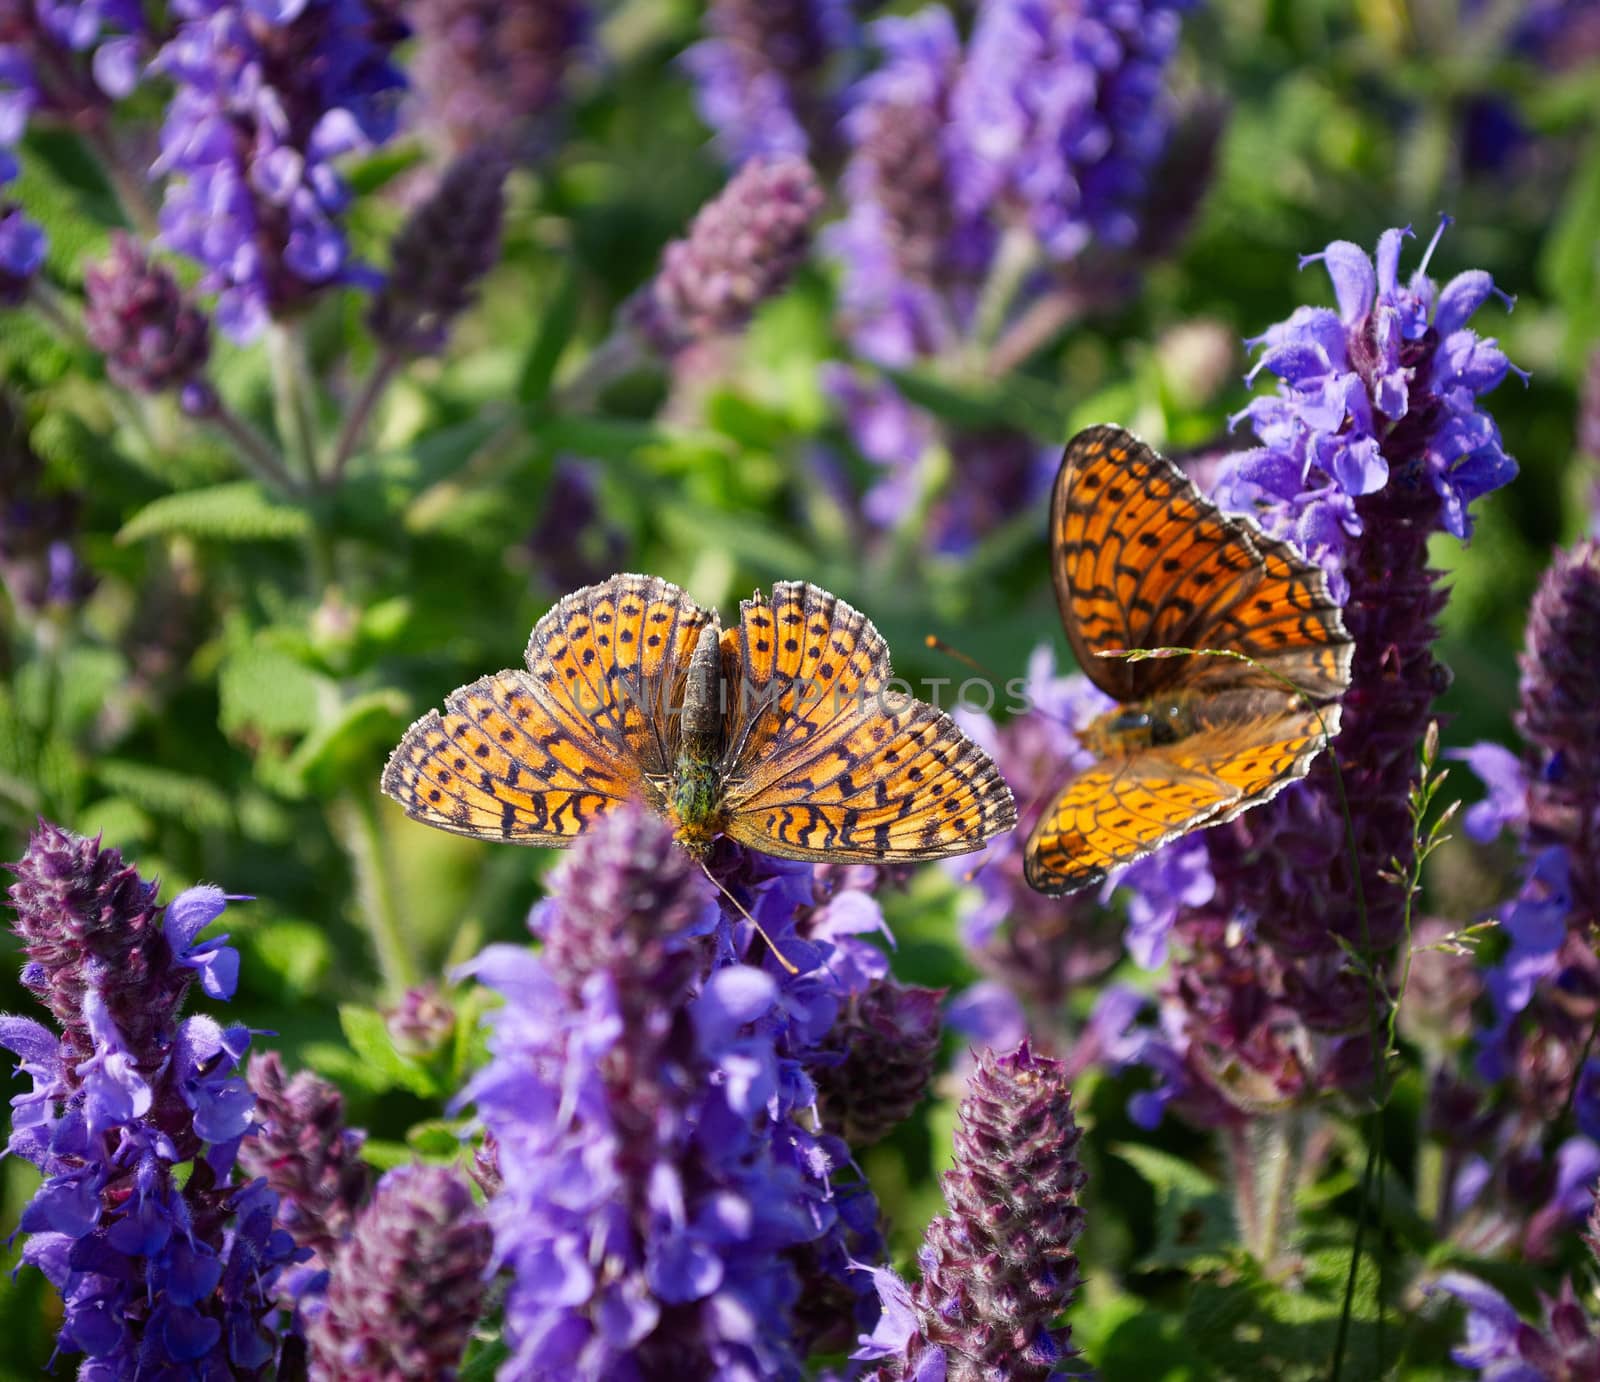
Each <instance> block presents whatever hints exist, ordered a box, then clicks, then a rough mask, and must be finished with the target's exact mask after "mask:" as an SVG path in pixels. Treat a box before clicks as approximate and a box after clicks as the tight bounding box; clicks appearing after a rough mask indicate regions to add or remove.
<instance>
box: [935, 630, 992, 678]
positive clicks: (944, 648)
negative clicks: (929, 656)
mask: <svg viewBox="0 0 1600 1382" xmlns="http://www.w3.org/2000/svg"><path fill="white" fill-rule="evenodd" d="M922 641H923V643H925V644H926V645H927V646H928V647H929V648H932V649H933V651H934V652H936V653H943V654H944V655H945V656H946V657H953V658H955V660H956V661H957V662H962V663H965V664H966V665H967V666H968V667H970V668H972V670H973V671H974V672H982V673H983V675H984V676H986V677H988V678H989V680H990V681H993V682H998V681H999V680H1000V677H999V675H998V674H997V673H996V672H995V670H994V669H993V668H992V667H986V666H984V665H983V663H981V662H979V661H978V659H977V658H975V657H973V656H972V655H971V654H970V653H964V652H962V651H961V649H960V648H957V647H955V646H954V645H953V644H950V643H946V642H945V641H944V639H942V638H940V637H939V635H938V634H936V633H930V634H929V635H928V636H927V637H926V638H924V639H923V640H922Z"/></svg>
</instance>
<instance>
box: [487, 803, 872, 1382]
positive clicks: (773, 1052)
mask: <svg viewBox="0 0 1600 1382" xmlns="http://www.w3.org/2000/svg"><path fill="white" fill-rule="evenodd" d="M712 867H713V868H714V870H716V871H717V873H718V875H719V877H720V878H721V879H722V881H723V885H724V886H725V887H727V888H728V889H730V891H732V892H734V893H735V894H736V895H739V896H740V897H741V905H743V906H745V907H746V909H747V910H750V911H752V912H753V913H754V914H755V915H756V916H757V917H758V918H759V919H760V920H761V922H762V925H763V926H764V927H765V928H766V929H767V930H768V932H769V934H770V935H772V937H773V940H774V942H775V943H776V944H777V945H779V946H780V947H782V949H783V951H784V953H785V954H786V955H788V956H789V957H790V959H791V961H792V962H793V963H794V964H796V966H797V967H798V968H799V970H800V972H799V973H798V974H797V975H794V976H782V971H781V970H779V969H778V967H777V966H776V964H775V962H774V963H772V964H771V965H770V966H768V967H758V966H757V964H756V963H753V962H752V961H756V960H761V961H762V962H763V963H765V958H766V957H765V953H764V946H761V945H760V943H759V942H757V943H756V945H757V947H759V948H752V949H751V950H750V953H749V956H748V958H747V959H741V955H743V954H744V947H745V946H746V945H749V944H750V942H751V940H752V937H750V936H749V935H748V934H747V933H745V931H744V927H743V925H741V927H740V928H739V929H738V930H734V929H731V928H730V926H729V923H728V922H727V921H726V920H725V919H724V917H723V914H722V912H721V910H720V909H719V907H718V905H717V902H716V900H715V894H714V893H713V892H712V891H711V889H710V887H709V885H708V884H707V883H706V882H705V880H704V879H703V878H702V877H701V875H700V874H699V873H698V871H697V870H696V869H695V867H694V865H693V864H692V862H691V861H690V860H689V859H688V858H687V856H685V855H684V854H683V852H682V851H681V850H679V849H678V848H677V847H676V846H675V845H674V844H673V843H672V837H671V831H670V830H669V829H668V828H667V827H666V826H665V825H664V824H663V823H662V822H660V821H658V820H656V819H655V818H654V817H652V816H650V815H649V814H648V813H646V812H644V811H643V810H642V809H638V808H631V807H630V808H628V809H626V810H624V811H622V812H619V813H618V814H616V815H614V816H612V817H610V818H609V819H607V821H606V822H605V823H604V824H603V825H602V826H600V827H599V828H597V829H596V830H595V831H593V832H591V833H589V834H587V835H585V836H584V837H583V838H582V839H580V840H579V841H578V843H577V845H576V846H575V847H574V849H573V851H572V853H571V854H570V855H569V857H568V860H567V861H566V862H565V863H564V864H563V866H562V868H561V870H560V871H559V873H558V875H557V876H556V878H555V880H554V883H555V886H554V891H553V894H552V896H551V898H550V900H549V901H548V902H546V903H542V904H540V906H539V907H538V908H536V909H535V916H534V917H533V918H532V924H533V925H534V928H535V929H536V930H537V931H538V932H539V933H540V934H541V935H542V936H543V938H544V949H543V950H542V952H540V953H539V954H538V955H535V954H533V953H532V952H530V951H527V950H524V949H520V948H518V947H514V946H505V945H502V946H493V947H491V948H490V949H488V950H486V951H485V952H484V953H483V954H482V955H481V956H479V958H478V959H477V960H476V961H475V962H474V964H473V966H472V972H473V973H474V974H475V975H476V976H477V977H478V978H479V980H480V981H481V982H483V983H485V984H487V985H488V986H489V987H491V988H494V989H495V990H496V991H498V992H499V993H500V994H501V996H502V997H503V998H504V999H505V1005H504V1007H502V1008H501V1009H499V1010H497V1011H496V1012H495V1013H494V1014H493V1016H492V1018H491V1022H492V1034H491V1037H490V1051H491V1054H492V1057H493V1059H492V1060H491V1062H490V1064H489V1065H488V1066H487V1067H486V1068H485V1069H484V1070H483V1071H482V1072H480V1074H479V1075H478V1076H477V1077H476V1079H475V1080H474V1081H473V1082H472V1084H471V1086H470V1087H469V1089H468V1091H467V1092H466V1094H465V1096H464V1098H466V1099H468V1100H470V1101H471V1102H473V1103H474V1104H475V1105H476V1108H477V1111H478V1116H479V1118H480V1119H481V1120H482V1123H483V1125H484V1127H485V1128H486V1130H487V1131H488V1132H489V1133H490V1134H492V1135H493V1137H494V1140H495V1144H496V1158H497V1161H498V1166H499V1173H500V1177H501V1185H500V1189H499V1192H498V1193H497V1194H496V1196H495V1197H494V1199H493V1200H491V1201H490V1203H489V1206H488V1216H489V1220H490V1223H491V1225H492V1226H493V1229H494V1234H495V1258H496V1262H497V1263H498V1264H499V1265H500V1266H502V1267H504V1268H505V1269H507V1270H508V1271H509V1272H510V1275H511V1286H510V1290H509V1293H508V1295H507V1299H506V1337H507V1341H508V1343H509V1344H510V1346H511V1349H512V1359H511V1363H510V1364H509V1365H508V1366H510V1367H511V1368H512V1369H513V1370H515V1371H516V1373H517V1375H518V1376H521V1377H529V1378H540V1377H551V1378H555V1377H560V1378H578V1379H582V1378H599V1377H602V1376H607V1377H608V1376H613V1375H616V1374H617V1372H618V1370H622V1369H636V1370H638V1371H639V1372H641V1373H646V1374H649V1373H653V1372H660V1371H661V1370H663V1369H669V1370H674V1371H680V1372H684V1373H686V1374H688V1375H694V1376H713V1375H716V1376H724V1375H726V1376H736V1375H760V1376H770V1375H784V1374H785V1373H786V1372H788V1371H790V1370H793V1369H795V1368H797V1366H798V1362H799V1358H800V1357H801V1356H802V1355H803V1347H797V1341H796V1338H795V1336H794V1323H795V1322H794V1311H795V1306H796V1303H797V1298H798V1295H799V1274H798V1270H797V1263H796V1259H795V1257H794V1254H796V1253H797V1252H799V1251H801V1250H802V1249H807V1250H810V1251H816V1249H817V1245H818V1244H819V1242H820V1241H822V1240H825V1239H827V1238H828V1237H829V1236H830V1235H839V1234H842V1233H843V1232H844V1226H843V1225H842V1224H841V1208H840V1206H839V1204H838V1203H836V1201H835V1197H834V1196H833V1195H832V1194H831V1193H830V1177H831V1176H832V1174H833V1173H834V1172H835V1171H837V1170H838V1169H840V1168H842V1167H843V1166H845V1165H846V1164H847V1155H846V1154H845V1153H844V1151H843V1149H842V1147H840V1146H838V1145H836V1144H835V1143H833V1142H832V1140H830V1139H828V1138H825V1137H818V1136H816V1135H815V1134H813V1133H811V1132H809V1131H808V1130H807V1127H806V1126H805V1124H804V1123H803V1122H802V1121H801V1119H800V1117H799V1114H800V1113H801V1112H802V1111H804V1110H808V1109H809V1108H810V1107H811V1106H812V1104H813V1103H814V1102H815V1097H816V1095H815V1088H814V1086H813V1085H812V1083H811V1081H810V1079H809V1077H808V1076H807V1075H806V1073H805V1067H804V1065H803V1064H802V1062H801V1060H800V1058H799V1057H800V1054H801V1052H803V1051H804V1050H806V1049H808V1048H809V1047H811V1046H813V1045H815V1044H816V1042H817V1041H819V1040H820V1039H821V1038H822V1037H823V1036H824V1035H825V1034H826V1032H827V1031H828V1029H829V1027H830V1026H831V1025H832V1023H833V1020H834V1017H835V1015H836V1013H837V1010H838V1002H837V999H836V998H835V996H834V994H835V991H836V988H837V984H836V981H835V980H834V979H833V977H832V972H831V971H830V970H829V969H827V968H826V967H823V961H824V960H825V959H826V958H827V956H828V954H829V951H830V949H831V946H830V945H829V944H828V943H824V942H819V941H810V940H806V939H804V938H802V937H801V936H800V935H798V934H797V933H796V932H795V929H794V928H795V924H796V917H797V913H798V911H799V910H800V909H801V908H802V907H803V906H804V905H805V904H806V903H807V902H809V901H810V900H811V887H810V870H809V869H805V868H803V867H795V866H790V865H779V866H776V867H775V868H774V867H768V866H767V865H765V864H764V863H762V862H761V861H760V860H759V859H758V858H757V857H755V856H748V857H745V856H739V855H737V853H729V852H728V851H727V850H721V851H719V853H718V854H717V855H716V856H714V858H713V861H712ZM781 976H782V977H781ZM857 1208H859V1206H857Z"/></svg>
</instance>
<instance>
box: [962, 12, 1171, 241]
mask: <svg viewBox="0 0 1600 1382" xmlns="http://www.w3.org/2000/svg"><path fill="white" fill-rule="evenodd" d="M1191 4H1192V0H1115V3H1112V4H1105V5H1083V4H1080V3H1078V0H993V3H990V4H986V5H984V6H983V7H982V8H981V10H980V11H979V14H978V21H977V24H976V25H975V26H974V28H973V31H972V41H971V44H970V45H969V48H968V54H967V62H966V67H965V69H964V70H963V72H962V77H961V82H960V84H959V86H958V87H957V89H956V92H955V98H954V115H955V118H956V120H957V122H958V123H959V125H960V127H961V129H962V132H963V136H964V142H965V145H966V148H965V152H964V156H963V157H962V158H961V159H960V160H959V162H958V163H957V165H956V169H955V187H956V200H957V205H958V206H959V207H960V208H962V209H963V210H965V211H967V212H969V213H982V212H984V211H985V210H986V209H988V208H997V209H998V211H999V215H1000V217H1001V219H1002V220H1003V221H1007V222H1014V223H1020V224H1023V225H1026V226H1027V228H1028V229H1029V230H1030V231H1032V233H1033V234H1034V236H1035V237H1036V238H1037V240H1038V242H1039V244H1040V245H1041V246H1042V247H1043V248H1044V250H1045V252H1046V253H1047V254H1048V255H1049V256H1050V257H1051V258H1052V259H1056V260H1064V259H1071V258H1073V257H1074V256H1076V255H1078V254H1081V253H1082V252H1083V251H1084V250H1085V249H1086V248H1087V247H1088V246H1089V245H1090V243H1091V242H1094V241H1099V242H1102V243H1104V244H1107V245H1112V246H1119V247H1122V246H1130V245H1132V244H1133V242H1134V240H1135V238H1136V236H1137V234H1138V230H1139V223H1138V219H1137V215H1136V212H1137V207H1138V203H1139V202H1140V200H1141V199H1142V198H1143V196H1144V194H1145V191H1146V185H1147V180H1148V178H1149V174H1150V170H1151V168H1152V167H1153V165H1154V164H1155V162H1156V160H1157V159H1158V158H1159V157H1160V155H1161V153H1162V151H1163V149H1164V148H1165V147H1166V143H1167V137H1168V134H1169V131H1170V128H1171V111H1170V109H1169V108H1168V104H1167V100H1166V94H1165V86H1164V83H1165V77H1166V68H1167V64H1168V62H1169V61H1170V59H1171V57H1172V54H1173V52H1174V50H1175V49H1176V47H1177V42H1178V31H1179V26H1180V19H1179V16H1180V14H1181V12H1182V11H1183V10H1186V9H1188V8H1190V6H1191Z"/></svg>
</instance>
